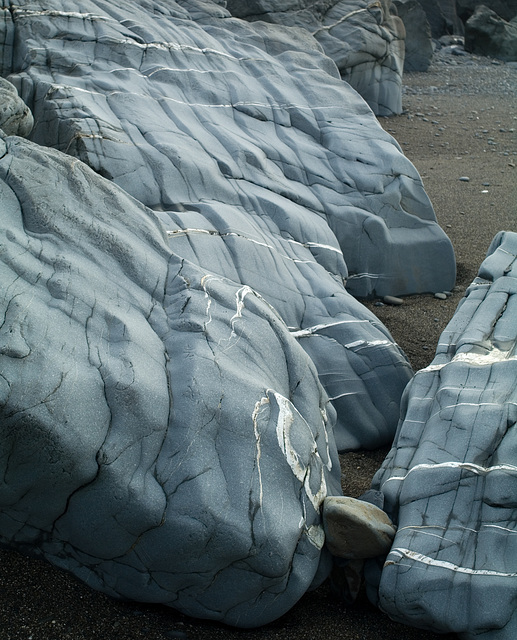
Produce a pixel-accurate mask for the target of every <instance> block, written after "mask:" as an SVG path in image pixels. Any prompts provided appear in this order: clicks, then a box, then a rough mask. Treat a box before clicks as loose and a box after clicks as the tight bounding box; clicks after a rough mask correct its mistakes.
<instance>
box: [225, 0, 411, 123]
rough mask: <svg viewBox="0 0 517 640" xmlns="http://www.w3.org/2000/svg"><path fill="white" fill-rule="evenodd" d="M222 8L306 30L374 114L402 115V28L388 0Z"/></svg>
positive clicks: (244, 1)
mask: <svg viewBox="0 0 517 640" xmlns="http://www.w3.org/2000/svg"><path fill="white" fill-rule="evenodd" d="M227 6H228V9H229V10H230V11H231V13H232V14H233V15H234V16H237V17H240V18H245V19H246V20H266V21H267V22H272V23H276V24H282V25H286V26H290V27H293V26H295V27H303V28H304V29H307V30H308V31H310V32H311V33H312V34H313V35H314V37H315V38H316V39H317V40H318V42H319V43H320V44H321V46H322V47H323V49H324V51H325V53H326V54H327V55H328V56H330V57H331V58H332V59H333V60H334V62H335V63H336V64H337V66H338V68H339V71H340V73H341V77H342V78H343V79H344V80H346V81H347V82H349V83H350V84H351V85H352V87H354V89H356V90H357V91H358V92H359V93H360V94H361V95H362V96H363V98H364V99H365V100H366V102H367V103H368V104H369V105H370V107H371V108H372V109H373V111H374V113H376V114H377V115H381V116H389V115H393V114H397V113H401V112H402V70H403V66H404V27H403V24H402V22H401V20H399V19H398V18H397V16H396V14H395V12H393V10H392V5H391V0H377V1H375V2H372V1H371V0H324V1H323V2H313V0H282V1H281V2H271V1H270V0H254V1H253V2H248V0H229V1H228V3H227Z"/></svg>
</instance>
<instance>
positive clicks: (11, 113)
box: [0, 78, 34, 137]
mask: <svg viewBox="0 0 517 640" xmlns="http://www.w3.org/2000/svg"><path fill="white" fill-rule="evenodd" d="M33 125H34V119H33V117H32V113H31V112H30V109H29V108H28V107H27V105H26V104H25V102H23V100H21V99H20V97H19V96H18V92H17V91H16V88H15V87H14V86H13V85H12V84H11V83H10V82H8V81H7V80H5V79H4V78H0V129H2V131H3V132H4V133H5V134H6V135H8V136H22V137H26V136H28V135H29V133H30V132H31V130H32V127H33Z"/></svg>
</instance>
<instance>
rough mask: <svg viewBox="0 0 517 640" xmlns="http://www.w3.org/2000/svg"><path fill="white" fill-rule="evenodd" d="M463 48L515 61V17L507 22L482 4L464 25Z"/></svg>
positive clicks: (516, 33) (516, 54) (516, 58)
mask: <svg viewBox="0 0 517 640" xmlns="http://www.w3.org/2000/svg"><path fill="white" fill-rule="evenodd" d="M465 50H466V51H470V52H471V53H477V54H478V55H482V56H490V57H492V58H499V59H500V60H505V61H517V18H513V19H512V20H511V21H510V22H507V21H506V20H504V19H503V18H501V17H500V16H499V15H498V14H497V13H495V11H492V10H491V9H489V8H488V7H486V6H484V5H480V6H478V7H477V8H476V11H475V12H474V13H473V15H472V16H471V17H470V18H469V19H468V20H467V23H466V25H465Z"/></svg>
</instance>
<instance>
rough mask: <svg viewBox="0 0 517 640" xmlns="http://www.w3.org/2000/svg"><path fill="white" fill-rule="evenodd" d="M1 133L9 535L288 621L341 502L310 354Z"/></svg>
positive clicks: (3, 531) (265, 307)
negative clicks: (328, 514) (336, 500)
mask: <svg viewBox="0 0 517 640" xmlns="http://www.w3.org/2000/svg"><path fill="white" fill-rule="evenodd" d="M0 144H1V147H2V149H1V159H0V191H1V200H0V202H1V213H0V248H1V252H0V257H1V259H0V280H1V282H2V287H1V291H0V294H1V298H0V310H1V314H2V317H3V322H2V326H1V329H0V371H1V375H0V398H1V402H0V407H1V411H0V441H1V443H2V446H1V448H0V477H1V478H2V481H1V483H0V543H1V544H2V545H8V546H10V547H14V548H18V549H20V550H22V551H25V552H27V551H30V552H32V553H33V554H37V555H40V556H42V557H44V558H46V559H47V560H49V561H51V562H52V563H54V564H55V565H57V566H58V567H61V568H63V569H66V570H68V571H71V572H72V573H73V574H74V575H76V576H77V577H78V578H80V579H81V580H83V581H85V582H86V583H87V584H88V585H89V586H91V587H93V588H95V589H98V590H101V591H103V592H105V593H107V594H109V595H111V596H115V597H123V598H129V599H133V600H139V601H144V602H161V603H164V604H167V605H170V606H173V607H175V608H177V609H179V610H181V611H183V612H185V613H187V614H189V615H193V616H197V617H201V618H212V619H216V620H221V621H224V622H227V623H229V624H233V625H237V626H243V627H248V626H256V625H259V624H264V623H266V622H268V621H270V620H273V619H275V618H277V617H278V616H280V615H281V614H282V613H284V612H285V611H287V610H288V609H289V608H290V607H291V606H292V605H293V604H294V603H295V602H296V601H297V600H298V599H299V598H300V597H301V595H302V594H303V593H304V592H305V591H306V590H307V589H308V588H309V587H310V586H311V584H312V583H313V582H314V581H316V582H319V581H321V579H323V578H324V577H325V575H326V574H327V573H328V571H329V569H330V559H329V558H330V557H329V554H328V552H327V551H326V550H325V549H324V547H323V543H324V533H323V528H322V522H321V516H320V506H321V504H322V502H323V500H324V499H325V497H326V496H327V495H338V494H340V493H341V488H340V477H341V473H340V467H339V460H338V458H337V453H336V446H335V442H334V437H333V433H332V424H333V421H334V411H333V409H332V407H331V406H330V405H328V403H327V398H326V396H325V394H324V392H323V390H322V388H321V386H320V384H319V382H318V376H317V372H316V369H315V368H314V366H313V363H312V362H311V360H310V359H309V357H308V356H307V354H306V353H305V351H304V350H303V349H302V348H301V347H300V346H299V345H298V343H297V341H296V339H295V338H293V337H292V336H291V334H290V332H289V330H288V328H287V327H286V325H285V324H284V322H283V321H282V320H281V318H280V317H279V316H278V314H277V313H276V312H275V311H274V309H272V307H271V306H270V305H269V304H268V303H267V302H265V301H264V300H263V299H262V298H261V296H260V295H258V294H257V293H256V292H254V291H253V290H252V289H251V288H250V287H247V286H243V285H241V284H237V283H234V282H231V281H230V280H228V279H226V278H223V277H221V276H220V275H218V274H215V273H213V272H210V271H208V270H206V269H202V268H200V267H198V266H197V265H195V264H193V263H191V262H189V261H188V260H187V259H185V258H184V257H181V256H179V255H178V254H177V253H174V252H173V251H172V250H171V248H170V246H169V241H168V238H167V234H166V232H165V229H164V228H163V226H162V225H161V223H160V220H159V219H158V218H157V216H156V215H155V214H154V213H153V212H152V211H151V210H149V209H147V208H146V207H144V206H143V205H141V204H140V203H139V202H137V201H136V200H134V199H133V198H131V197H130V196H129V195H127V194H126V193H125V192H124V191H122V190H121V189H120V188H119V187H117V186H116V185H113V184H112V183H110V182H108V181H107V180H104V179H103V178H100V177H99V176H98V175H96V174H95V173H94V172H93V171H91V170H90V169H89V168H88V167H86V166H85V165H84V164H83V163H81V162H80V161H78V160H77V159H75V158H71V157H69V156H66V155H64V154H62V153H60V152H58V151H54V150H47V149H43V148H41V147H38V146H37V145H34V144H33V143H30V142H27V141H25V140H23V139H21V138H15V137H12V138H5V140H2V141H1V142H0Z"/></svg>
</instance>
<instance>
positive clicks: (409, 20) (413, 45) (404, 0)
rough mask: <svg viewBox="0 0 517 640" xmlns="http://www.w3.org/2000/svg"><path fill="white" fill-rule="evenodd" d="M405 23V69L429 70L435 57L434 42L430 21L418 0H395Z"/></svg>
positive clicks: (398, 12)
mask: <svg viewBox="0 0 517 640" xmlns="http://www.w3.org/2000/svg"><path fill="white" fill-rule="evenodd" d="M393 4H394V5H395V8H396V9H397V14H398V16H399V18H400V19H401V20H402V22H403V23H404V29H405V31H406V37H405V39H404V46H405V55H404V71H427V69H428V68H429V65H430V64H431V61H432V59H433V53H434V44H433V37H432V34H431V27H430V25H429V21H428V19H427V16H426V14H425V11H424V10H423V9H422V6H421V4H420V3H419V2H418V0H393Z"/></svg>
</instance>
